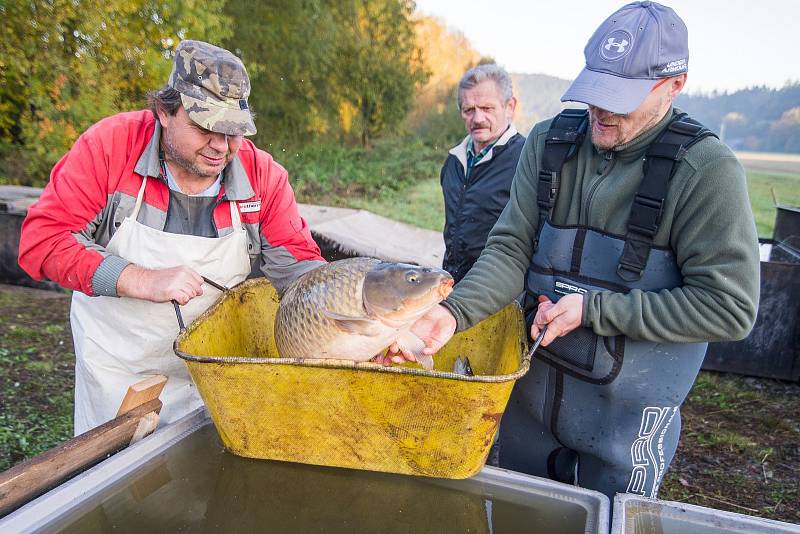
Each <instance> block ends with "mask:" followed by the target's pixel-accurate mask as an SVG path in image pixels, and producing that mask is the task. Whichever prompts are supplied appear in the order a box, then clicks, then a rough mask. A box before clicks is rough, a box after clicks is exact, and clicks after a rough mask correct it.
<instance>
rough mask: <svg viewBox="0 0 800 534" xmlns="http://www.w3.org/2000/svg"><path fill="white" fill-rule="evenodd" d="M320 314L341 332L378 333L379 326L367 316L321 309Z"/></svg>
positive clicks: (368, 334)
mask: <svg viewBox="0 0 800 534" xmlns="http://www.w3.org/2000/svg"><path fill="white" fill-rule="evenodd" d="M322 314H323V315H324V316H325V317H326V318H327V319H328V320H330V321H331V322H333V324H334V325H335V326H336V328H338V329H339V330H341V331H342V332H347V333H348V334H358V335H360V336H376V335H378V334H379V333H380V330H381V329H380V326H379V325H378V324H377V323H376V322H375V320H374V319H370V318H369V317H351V316H349V315H342V314H341V313H336V312H332V311H329V310H323V311H322Z"/></svg>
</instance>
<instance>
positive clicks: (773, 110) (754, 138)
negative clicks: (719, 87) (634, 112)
mask: <svg viewBox="0 0 800 534" xmlns="http://www.w3.org/2000/svg"><path fill="white" fill-rule="evenodd" d="M676 105H677V106H678V107H679V108H681V109H682V110H684V111H686V112H688V113H689V114H690V115H692V116H693V117H694V118H696V119H697V120H699V121H700V122H702V123H703V124H705V125H706V126H707V127H708V128H710V129H711V130H713V131H715V132H717V133H718V134H720V135H721V137H722V138H723V140H724V141H725V142H726V143H727V144H728V145H729V146H730V147H731V148H733V149H734V150H753V151H762V152H791V153H798V152H800V83H794V84H787V85H786V86H785V87H783V88H781V89H770V88H768V87H751V88H749V89H743V90H741V91H736V92H734V93H730V94H729V93H716V92H715V93H710V94H698V95H679V96H678V99H677V102H676Z"/></svg>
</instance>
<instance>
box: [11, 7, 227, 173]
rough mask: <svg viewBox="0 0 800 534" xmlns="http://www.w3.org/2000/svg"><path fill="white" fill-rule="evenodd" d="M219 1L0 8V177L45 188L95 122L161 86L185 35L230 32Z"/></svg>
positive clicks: (213, 36) (216, 36)
mask: <svg viewBox="0 0 800 534" xmlns="http://www.w3.org/2000/svg"><path fill="white" fill-rule="evenodd" d="M223 2H224V0H205V1H204V2H202V3H201V2H198V1H196V0H186V1H180V0H164V1H156V0H106V1H105V2H102V3H98V2H93V1H89V0H28V1H24V0H18V1H16V2H9V3H3V4H0V34H2V37H0V58H2V59H1V60H0V82H2V83H0V179H3V178H4V179H5V180H6V181H10V182H14V183H21V184H26V185H37V184H42V183H44V182H45V181H46V173H47V171H48V170H49V168H50V167H51V166H52V165H53V164H54V163H55V161H56V160H57V159H58V158H59V157H61V155H63V154H64V152H66V151H67V150H68V149H69V147H70V146H71V145H72V143H73V142H74V141H75V139H76V138H77V137H78V135H79V134H80V133H81V132H82V131H84V130H85V129H86V128H88V127H89V126H90V125H91V124H92V123H94V122H96V121H97V120H99V119H100V118H102V117H104V116H106V115H109V114H112V113H115V112H117V111H126V110H131V109H138V108H141V107H142V106H143V105H144V93H145V92H146V91H147V90H150V89H155V88H157V87H159V86H161V85H163V84H164V83H165V82H166V80H167V76H168V74H169V71H170V67H171V65H170V58H171V55H172V52H173V51H174V48H175V46H177V44H178V42H179V41H180V40H181V39H183V38H194V39H203V40H210V41H212V42H214V41H217V42H219V40H220V39H221V38H222V37H224V36H226V35H227V30H226V29H225V28H226V27H227V26H228V25H227V24H226V19H225V18H224V17H223V16H222V15H221V9H222V5H223Z"/></svg>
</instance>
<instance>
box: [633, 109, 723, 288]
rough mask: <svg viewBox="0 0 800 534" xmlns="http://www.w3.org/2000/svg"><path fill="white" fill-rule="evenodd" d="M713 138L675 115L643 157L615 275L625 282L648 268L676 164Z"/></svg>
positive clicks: (698, 125)
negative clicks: (641, 170)
mask: <svg viewBox="0 0 800 534" xmlns="http://www.w3.org/2000/svg"><path fill="white" fill-rule="evenodd" d="M709 135H713V136H714V137H716V135H715V134H714V133H713V132H711V131H710V130H708V129H707V128H705V127H704V126H703V125H702V124H700V123H699V122H697V121H695V120H693V119H691V118H689V117H688V116H687V115H686V114H685V113H682V114H679V115H676V116H675V117H674V118H673V119H672V120H671V122H670V123H669V124H668V125H667V127H666V128H665V129H664V131H663V132H662V133H661V135H659V137H658V139H656V140H655V142H654V143H652V144H651V145H650V146H649V147H648V149H647V152H646V153H645V161H644V177H643V178H642V181H641V183H640V184H639V189H638V190H637V192H636V195H635V196H634V197H633V205H632V206H631V213H630V216H629V218H628V233H627V235H626V236H625V246H624V247H623V249H622V255H621V256H620V259H619V265H618V266H617V274H618V275H619V276H620V277H621V278H622V279H623V280H626V281H628V282H634V281H636V280H639V279H640V278H641V277H642V274H643V273H644V270H645V268H646V267H647V259H648V258H649V257H650V250H651V249H652V247H653V238H654V237H655V235H656V234H657V233H658V229H659V226H660V224H661V216H662V215H663V212H664V199H665V198H666V196H667V189H668V187H669V181H670V179H671V178H672V176H673V175H674V174H675V171H676V170H677V168H678V163H679V162H680V161H681V160H682V159H683V157H684V156H685V155H686V153H687V152H688V150H689V147H691V146H692V145H693V144H695V143H696V142H698V141H700V140H701V139H703V138H705V137H708V136H709Z"/></svg>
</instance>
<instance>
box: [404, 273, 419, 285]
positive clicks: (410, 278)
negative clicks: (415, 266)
mask: <svg viewBox="0 0 800 534" xmlns="http://www.w3.org/2000/svg"><path fill="white" fill-rule="evenodd" d="M418 281H419V276H417V273H415V272H413V271H412V272H408V273H406V282H408V283H411V284H416V283H417V282H418Z"/></svg>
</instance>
